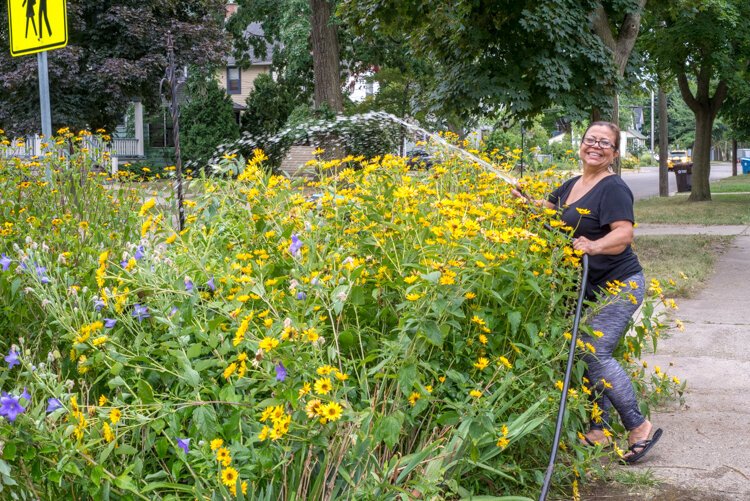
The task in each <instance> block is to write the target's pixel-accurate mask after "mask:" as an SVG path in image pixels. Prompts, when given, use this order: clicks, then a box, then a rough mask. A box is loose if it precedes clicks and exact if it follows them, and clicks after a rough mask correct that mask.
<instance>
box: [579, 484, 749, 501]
mask: <svg viewBox="0 0 750 501" xmlns="http://www.w3.org/2000/svg"><path fill="white" fill-rule="evenodd" d="M739 499H740V498H739V497H737V496H736V495H734V494H730V493H717V492H705V491H697V490H692V489H684V488H682V487H677V486H674V485H670V484H661V485H659V486H656V487H641V486H626V485H619V484H601V485H593V486H591V487H588V488H586V489H584V491H583V492H581V500H582V501H596V500H603V501H605V500H606V501H634V500H642V501H735V500H739Z"/></svg>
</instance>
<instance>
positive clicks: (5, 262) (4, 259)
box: [0, 253, 13, 271]
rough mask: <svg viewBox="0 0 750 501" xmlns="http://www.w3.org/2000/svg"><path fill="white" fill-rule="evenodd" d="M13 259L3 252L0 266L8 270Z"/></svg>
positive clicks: (0, 257)
mask: <svg viewBox="0 0 750 501" xmlns="http://www.w3.org/2000/svg"><path fill="white" fill-rule="evenodd" d="M12 262H13V260H12V259H11V258H9V257H8V256H6V255H5V253H3V255H2V256H0V266H2V267H3V271H8V268H9V267H10V263H12Z"/></svg>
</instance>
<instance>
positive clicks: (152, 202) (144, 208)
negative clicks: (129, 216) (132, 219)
mask: <svg viewBox="0 0 750 501" xmlns="http://www.w3.org/2000/svg"><path fill="white" fill-rule="evenodd" d="M154 205H156V200H154V199H153V198H149V199H148V200H146V202H144V204H143V205H141V210H139V211H138V215H139V216H141V217H143V216H145V215H146V213H147V212H148V211H150V210H151V209H152V208H153V207H154Z"/></svg>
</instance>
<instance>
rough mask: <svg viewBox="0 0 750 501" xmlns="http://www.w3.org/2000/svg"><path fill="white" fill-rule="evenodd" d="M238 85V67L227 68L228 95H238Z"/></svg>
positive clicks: (239, 90)
mask: <svg viewBox="0 0 750 501" xmlns="http://www.w3.org/2000/svg"><path fill="white" fill-rule="evenodd" d="M240 83H241V80H240V69H239V67H237V66H227V92H228V93H229V94H239V93H240V92H241V90H242V86H241V85H240Z"/></svg>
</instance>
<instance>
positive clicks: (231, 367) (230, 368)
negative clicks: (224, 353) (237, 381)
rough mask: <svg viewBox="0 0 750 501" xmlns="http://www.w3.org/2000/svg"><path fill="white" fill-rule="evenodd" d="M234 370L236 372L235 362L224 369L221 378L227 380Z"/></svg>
mask: <svg viewBox="0 0 750 501" xmlns="http://www.w3.org/2000/svg"><path fill="white" fill-rule="evenodd" d="M236 370H237V364H236V363H235V362H232V363H231V364H229V365H228V366H227V368H226V369H224V373H223V374H222V376H224V379H229V378H230V377H231V376H232V374H234V371H236Z"/></svg>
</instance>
